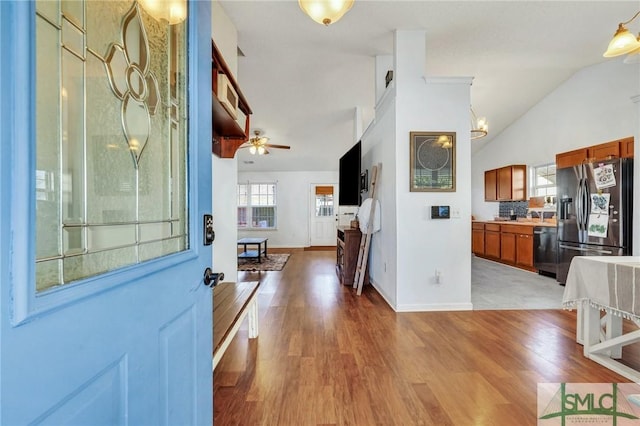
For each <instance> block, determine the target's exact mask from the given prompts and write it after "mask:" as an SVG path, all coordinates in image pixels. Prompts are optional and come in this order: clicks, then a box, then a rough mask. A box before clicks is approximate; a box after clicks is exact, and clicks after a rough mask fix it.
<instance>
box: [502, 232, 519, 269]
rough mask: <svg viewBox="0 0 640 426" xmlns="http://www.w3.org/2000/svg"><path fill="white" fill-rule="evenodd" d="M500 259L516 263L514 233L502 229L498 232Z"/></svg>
mask: <svg viewBox="0 0 640 426" xmlns="http://www.w3.org/2000/svg"><path fill="white" fill-rule="evenodd" d="M505 226H508V225H505ZM500 260H503V261H505V262H507V263H516V234H514V233H512V232H504V231H503V232H501V233H500Z"/></svg>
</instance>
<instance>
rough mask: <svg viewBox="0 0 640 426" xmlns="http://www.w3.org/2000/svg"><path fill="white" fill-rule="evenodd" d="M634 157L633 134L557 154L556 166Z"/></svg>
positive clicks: (563, 166)
mask: <svg viewBox="0 0 640 426" xmlns="http://www.w3.org/2000/svg"><path fill="white" fill-rule="evenodd" d="M632 157H633V136H631V137H628V138H622V139H617V140H615V141H611V142H605V143H601V144H598V145H592V146H588V147H586V148H580V149H575V150H573V151H567V152H562V153H560V154H556V168H558V169H562V168H565V167H573V166H577V165H579V164H582V163H588V162H594V161H599V160H609V159H612V158H632Z"/></svg>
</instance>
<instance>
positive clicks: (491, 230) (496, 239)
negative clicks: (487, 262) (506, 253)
mask: <svg viewBox="0 0 640 426" xmlns="http://www.w3.org/2000/svg"><path fill="white" fill-rule="evenodd" d="M484 255H485V256H487V257H493V258H495V259H500V225H497V224H495V223H486V224H485V225H484Z"/></svg>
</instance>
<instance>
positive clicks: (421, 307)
mask: <svg viewBox="0 0 640 426" xmlns="http://www.w3.org/2000/svg"><path fill="white" fill-rule="evenodd" d="M472 310H473V304H472V303H437V304H429V303H426V304H415V305H414V304H407V305H398V306H397V308H396V312H439V311H472Z"/></svg>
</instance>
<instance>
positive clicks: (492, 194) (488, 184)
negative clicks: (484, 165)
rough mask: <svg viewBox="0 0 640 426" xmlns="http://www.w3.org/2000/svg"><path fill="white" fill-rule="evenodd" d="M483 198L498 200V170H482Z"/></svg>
mask: <svg viewBox="0 0 640 426" xmlns="http://www.w3.org/2000/svg"><path fill="white" fill-rule="evenodd" d="M484 200H485V201H498V170H497V169H493V170H487V171H486V172H484Z"/></svg>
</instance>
